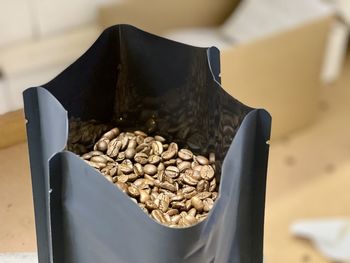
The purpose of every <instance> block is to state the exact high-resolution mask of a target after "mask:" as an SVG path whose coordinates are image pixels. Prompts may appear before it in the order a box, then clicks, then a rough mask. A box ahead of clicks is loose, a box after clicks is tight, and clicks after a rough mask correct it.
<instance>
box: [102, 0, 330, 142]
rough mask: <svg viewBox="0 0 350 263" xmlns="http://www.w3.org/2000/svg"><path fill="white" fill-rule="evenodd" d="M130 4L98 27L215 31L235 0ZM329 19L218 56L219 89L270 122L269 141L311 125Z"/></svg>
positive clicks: (110, 10)
mask: <svg viewBox="0 0 350 263" xmlns="http://www.w3.org/2000/svg"><path fill="white" fill-rule="evenodd" d="M151 2H152V3H150V2H149V1H147V3H145V2H141V1H140V0H134V1H129V2H124V3H120V4H116V5H107V6H105V7H102V8H101V10H100V12H99V21H100V24H101V25H102V26H103V27H107V26H111V25H113V24H119V23H130V24H133V25H136V26H139V27H141V28H144V29H146V30H148V31H150V32H154V33H157V34H162V33H165V32H167V31H171V30H174V29H177V28H179V27H210V26H212V27H214V26H219V25H220V24H221V23H222V22H223V21H224V20H225V18H226V17H227V16H228V15H229V14H230V13H231V12H233V9H234V7H235V6H236V4H237V2H238V1H235V3H233V2H232V1H228V0H219V1H215V2H214V1H211V0H203V1H202V0H201V1H199V0H190V1H184V0H181V1H180V2H178V1H176V4H175V3H173V2H170V1H163V0H152V1H151ZM332 20H333V18H332V17H331V16H328V17H323V18H322V19H319V20H314V21H312V22H310V23H308V24H304V25H301V26H298V27H297V28H294V29H291V30H288V31H285V32H283V33H277V34H275V35H272V36H268V37H266V38H263V39H260V40H258V41H253V42H250V43H248V44H242V45H237V46H235V45H233V46H232V48H229V49H228V50H225V51H223V52H222V55H221V62H222V67H221V72H222V74H221V76H222V83H223V87H224V88H225V89H226V90H227V91H228V92H229V93H230V94H232V95H233V96H234V97H235V98H237V99H238V100H240V101H242V102H244V103H246V104H247V105H249V106H252V107H263V108H266V109H267V110H268V111H269V112H270V113H271V114H272V118H273V122H272V123H273V125H272V135H273V138H277V137H280V136H284V135H286V134H288V133H290V132H292V131H294V130H297V129H299V128H301V127H304V126H305V125H307V124H310V123H312V121H313V120H314V119H315V116H316V113H317V106H318V95H319V92H320V88H321V81H320V73H321V67H322V62H323V57H324V51H325V45H326V40H327V36H328V32H329V28H330V25H331V23H332Z"/></svg>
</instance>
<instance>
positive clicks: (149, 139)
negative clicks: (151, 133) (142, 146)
mask: <svg viewBox="0 0 350 263" xmlns="http://www.w3.org/2000/svg"><path fill="white" fill-rule="evenodd" d="M153 141H154V138H153V137H146V138H145V139H144V141H143V142H144V143H147V144H150V143H151V142H153Z"/></svg>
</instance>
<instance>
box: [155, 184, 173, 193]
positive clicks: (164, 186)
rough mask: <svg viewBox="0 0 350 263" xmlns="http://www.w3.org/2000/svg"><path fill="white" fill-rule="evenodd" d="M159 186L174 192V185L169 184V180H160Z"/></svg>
mask: <svg viewBox="0 0 350 263" xmlns="http://www.w3.org/2000/svg"><path fill="white" fill-rule="evenodd" d="M159 186H160V187H161V188H164V189H167V190H169V191H171V192H175V191H176V187H175V185H173V184H171V183H169V182H162V183H160V185H159Z"/></svg>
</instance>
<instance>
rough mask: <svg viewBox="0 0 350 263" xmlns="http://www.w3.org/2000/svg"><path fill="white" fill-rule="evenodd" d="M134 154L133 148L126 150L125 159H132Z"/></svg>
mask: <svg viewBox="0 0 350 263" xmlns="http://www.w3.org/2000/svg"><path fill="white" fill-rule="evenodd" d="M135 154H136V150H135V149H134V148H128V149H126V150H125V158H128V159H132V158H134V156H135Z"/></svg>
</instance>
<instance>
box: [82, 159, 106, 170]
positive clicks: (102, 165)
mask: <svg viewBox="0 0 350 263" xmlns="http://www.w3.org/2000/svg"><path fill="white" fill-rule="evenodd" d="M85 162H86V163H88V164H89V165H90V166H92V167H94V168H96V169H102V168H105V167H106V164H105V163H95V162H90V161H87V160H85Z"/></svg>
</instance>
